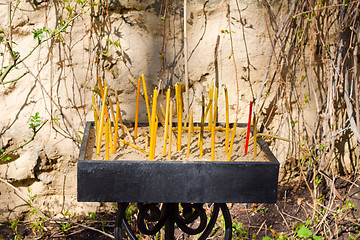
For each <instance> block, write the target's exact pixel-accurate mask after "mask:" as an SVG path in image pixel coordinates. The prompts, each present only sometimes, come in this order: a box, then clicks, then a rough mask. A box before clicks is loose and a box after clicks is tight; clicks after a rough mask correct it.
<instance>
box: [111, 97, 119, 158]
mask: <svg viewBox="0 0 360 240" xmlns="http://www.w3.org/2000/svg"><path fill="white" fill-rule="evenodd" d="M119 112H120V106H119V102H118V101H117V98H116V117H115V123H114V151H113V152H112V153H115V152H116V149H117V139H118V137H119V130H118V128H119Z"/></svg>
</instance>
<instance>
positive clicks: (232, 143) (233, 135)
mask: <svg viewBox="0 0 360 240" xmlns="http://www.w3.org/2000/svg"><path fill="white" fill-rule="evenodd" d="M236 126H237V121H236V122H235V123H234V127H233V132H232V134H231V143H230V148H229V153H228V159H227V160H228V161H229V162H230V159H231V152H232V149H233V145H234V139H235V134H236Z"/></svg>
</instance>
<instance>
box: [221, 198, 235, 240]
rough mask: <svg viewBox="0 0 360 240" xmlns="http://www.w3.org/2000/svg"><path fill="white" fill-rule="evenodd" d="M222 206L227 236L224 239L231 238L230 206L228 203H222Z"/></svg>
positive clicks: (228, 239)
mask: <svg viewBox="0 0 360 240" xmlns="http://www.w3.org/2000/svg"><path fill="white" fill-rule="evenodd" d="M220 208H221V211H222V213H223V216H224V220H225V238H224V240H231V237H232V220H231V215H230V211H229V208H228V207H227V205H226V203H221V204H220Z"/></svg>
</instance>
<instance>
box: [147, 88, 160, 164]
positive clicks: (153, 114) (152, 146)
mask: <svg viewBox="0 0 360 240" xmlns="http://www.w3.org/2000/svg"><path fill="white" fill-rule="evenodd" d="M157 92H158V90H157V89H154V94H153V105H152V112H151V123H150V153H149V160H150V161H152V160H153V158H154V155H153V153H154V152H155V151H154V150H155V143H156V140H155V141H154V139H155V138H156V135H155V120H156V105H157Z"/></svg>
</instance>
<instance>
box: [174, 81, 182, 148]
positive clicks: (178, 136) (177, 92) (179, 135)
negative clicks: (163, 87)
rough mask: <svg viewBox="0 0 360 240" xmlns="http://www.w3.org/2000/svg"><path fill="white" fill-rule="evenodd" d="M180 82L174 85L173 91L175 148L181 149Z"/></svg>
mask: <svg viewBox="0 0 360 240" xmlns="http://www.w3.org/2000/svg"><path fill="white" fill-rule="evenodd" d="M180 89H181V88H180V84H176V85H175V93H176V114H177V130H178V134H177V142H176V143H177V144H176V146H177V147H176V150H177V151H180V150H181V132H182V116H181V100H180Z"/></svg>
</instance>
